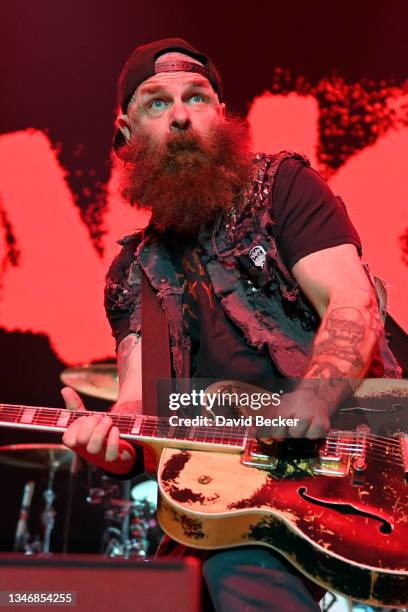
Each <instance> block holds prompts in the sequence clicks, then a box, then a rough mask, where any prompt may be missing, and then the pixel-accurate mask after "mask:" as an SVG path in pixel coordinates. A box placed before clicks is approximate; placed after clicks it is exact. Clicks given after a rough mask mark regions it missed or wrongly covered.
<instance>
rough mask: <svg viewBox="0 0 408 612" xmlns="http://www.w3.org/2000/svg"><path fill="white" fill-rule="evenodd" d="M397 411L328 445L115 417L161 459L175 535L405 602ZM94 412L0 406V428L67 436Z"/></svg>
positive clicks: (406, 531)
mask: <svg viewBox="0 0 408 612" xmlns="http://www.w3.org/2000/svg"><path fill="white" fill-rule="evenodd" d="M399 408H400V409H399ZM399 408H398V406H396V408H395V410H394V414H393V419H392V420H393V424H392V427H391V428H389V427H388V426H387V428H385V426H384V427H383V428H382V430H381V435H377V434H376V435H374V434H372V433H370V430H369V428H368V427H367V426H366V425H364V424H361V423H360V424H358V420H357V424H356V423H355V422H354V421H356V416H357V415H356V414H355V412H359V410H358V409H356V410H355V411H354V413H353V411H350V414H349V418H350V428H348V427H347V428H344V427H343V428H342V429H336V426H335V422H334V423H333V429H332V430H331V431H330V432H329V434H328V435H327V438H326V439H324V440H318V441H314V442H312V441H307V440H299V439H296V440H295V439H288V440H285V441H283V442H279V443H273V444H272V445H266V444H263V443H262V441H259V440H257V439H254V437H253V432H252V431H251V429H250V428H248V427H245V426H242V427H240V426H237V427H234V428H233V429H232V428H231V427H222V426H221V427H217V428H214V427H206V426H196V427H184V426H180V427H175V426H171V425H170V424H169V419H168V418H167V417H152V416H131V415H115V414H111V415H110V416H111V417H112V419H113V421H114V424H115V425H117V426H118V427H119V430H120V436H121V437H122V438H124V439H126V440H129V441H131V442H135V443H137V444H140V445H142V446H144V447H146V449H147V450H148V451H150V453H152V455H153V456H154V457H155V461H156V464H157V477H158V483H159V501H158V510H157V516H158V520H159V523H160V525H161V527H162V528H163V530H164V531H165V532H166V533H168V534H169V535H170V536H171V537H172V538H173V539H175V540H177V541H179V542H181V543H184V544H186V545H188V546H193V547H196V548H203V549H216V548H226V547H234V546H242V545H253V544H262V545H265V546H269V547H271V548H274V549H276V550H277V551H279V552H280V553H281V554H283V555H284V556H285V557H286V558H287V559H288V561H290V562H291V563H292V564H293V565H294V566H295V567H296V568H298V569H299V570H300V571H301V572H303V573H304V574H305V575H306V576H307V577H308V578H310V579H311V580H313V581H315V582H316V583H318V584H320V585H321V586H323V587H324V588H326V589H328V590H333V591H337V592H339V593H342V594H344V595H346V596H349V597H351V598H353V599H356V600H359V601H362V602H365V603H367V604H371V605H386V606H394V607H396V606H401V607H402V606H404V605H406V604H407V602H408V484H407V479H408V435H407V433H406V432H407V410H406V409H405V408H404V407H403V406H400V407H399ZM360 413H361V410H360ZM92 414H94V413H93V412H90V411H87V412H83V411H82V412H80V411H77V412H71V411H69V410H66V409H53V408H43V407H31V406H15V405H10V404H0V426H1V427H9V428H22V429H28V430H30V429H31V430H39V431H51V432H57V433H62V432H64V431H65V430H66V428H67V427H68V426H69V425H70V424H71V423H72V422H73V421H74V420H75V419H77V418H78V417H80V416H90V415H92ZM343 416H344V415H343Z"/></svg>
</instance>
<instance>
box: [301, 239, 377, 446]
mask: <svg viewBox="0 0 408 612" xmlns="http://www.w3.org/2000/svg"><path fill="white" fill-rule="evenodd" d="M292 272H293V275H294V276H295V278H296V280H297V282H298V284H299V286H300V288H301V289H302V291H303V292H304V294H305V295H306V296H307V297H308V299H309V300H310V302H311V303H312V304H313V306H314V307H315V309H316V311H317V312H318V314H319V315H320V317H321V319H322V320H321V324H320V327H319V329H318V332H317V335H316V338H315V340H314V343H313V348H312V354H311V358H310V362H309V366H308V368H307V370H306V372H305V374H304V375H303V380H302V382H301V383H300V384H299V386H298V387H297V389H296V393H295V396H296V398H297V406H296V400H295V408H294V410H293V411H292V414H293V415H296V416H300V417H301V418H302V419H303V426H302V427H301V428H300V429H299V430H298V431H297V432H296V434H295V435H306V436H307V437H310V438H315V437H318V436H320V435H323V434H324V433H325V432H326V431H327V430H328V429H329V427H330V419H329V417H330V415H332V414H333V413H334V412H335V410H336V409H337V407H338V405H339V404H340V403H341V401H342V400H343V399H344V398H345V397H346V396H347V395H348V394H349V393H350V390H351V389H350V383H351V385H352V387H353V388H355V387H357V386H358V384H359V381H360V380H361V378H362V377H363V376H364V374H365V373H366V371H367V369H368V367H369V364H370V360H371V356H372V354H373V351H374V349H375V347H376V344H377V342H378V338H379V335H380V333H381V330H382V323H381V318H380V313H379V309H378V306H377V301H376V297H375V294H374V291H373V288H372V286H371V284H370V282H369V280H368V278H367V275H366V273H365V272H364V270H363V268H362V265H361V262H360V259H359V257H358V254H357V252H356V249H355V247H354V246H353V245H351V244H343V245H340V246H336V247H332V248H328V249H324V250H322V251H318V252H316V253H312V254H311V255H307V256H306V257H304V258H302V259H301V260H300V261H298V262H297V263H296V264H295V265H294V267H293V270H292ZM311 379H318V380H314V381H313V383H312V381H311ZM333 379H343V380H342V381H338V380H337V381H333ZM308 381H310V382H308ZM311 390H313V394H314V395H315V396H317V397H316V398H315V400H314V401H310V402H307V401H305V397H307V393H308V392H309V393H310V391H311ZM305 393H306V395H305ZM309 397H310V396H309ZM316 400H317V401H316Z"/></svg>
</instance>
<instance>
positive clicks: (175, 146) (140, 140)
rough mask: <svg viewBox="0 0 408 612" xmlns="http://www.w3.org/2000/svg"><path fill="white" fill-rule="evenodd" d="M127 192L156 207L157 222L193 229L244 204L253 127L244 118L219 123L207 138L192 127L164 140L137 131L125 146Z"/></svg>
mask: <svg viewBox="0 0 408 612" xmlns="http://www.w3.org/2000/svg"><path fill="white" fill-rule="evenodd" d="M121 158H122V160H123V169H122V182H121V184H122V189H121V193H122V196H123V197H124V198H125V200H127V201H128V202H129V203H130V204H131V205H132V206H137V207H138V208H148V209H150V210H151V211H152V219H151V220H152V223H154V226H155V228H156V229H157V230H158V231H160V232H163V231H165V230H168V229H171V230H174V231H176V232H177V233H180V234H183V235H187V236H188V235H189V236H191V235H194V234H196V233H197V231H198V229H199V227H200V225H201V224H202V223H209V222H212V221H214V219H215V218H216V216H217V215H218V214H219V213H221V212H223V211H228V210H230V209H231V208H232V206H235V207H237V208H238V207H239V205H240V202H241V201H242V200H243V199H244V197H245V192H246V191H247V189H248V186H249V184H250V182H251V179H252V162H251V153H250V139H249V133H248V129H247V127H246V126H245V124H244V123H243V122H242V121H241V120H240V119H235V118H233V119H232V118H229V119H227V120H226V121H225V122H223V123H221V124H219V125H217V127H216V128H214V129H213V130H212V131H211V132H210V133H209V135H208V138H206V139H205V140H204V139H203V138H201V137H200V136H199V135H198V134H197V133H195V132H194V131H192V130H188V131H186V132H177V133H172V134H169V136H168V138H167V140H166V141H165V142H164V144H161V145H158V144H156V143H154V141H153V140H152V139H151V137H150V136H149V135H141V136H138V137H137V139H136V138H134V139H133V141H132V142H131V143H130V144H129V145H127V146H126V149H124V150H122V152H121Z"/></svg>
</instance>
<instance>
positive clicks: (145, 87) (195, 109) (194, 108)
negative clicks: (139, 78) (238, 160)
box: [127, 72, 225, 145]
mask: <svg viewBox="0 0 408 612" xmlns="http://www.w3.org/2000/svg"><path fill="white" fill-rule="evenodd" d="M127 116H128V128H129V131H130V137H131V138H132V137H136V138H137V136H138V135H149V136H150V137H151V139H152V142H154V143H156V144H158V145H160V144H163V143H164V142H165V141H166V140H167V138H168V137H169V135H171V134H173V133H177V132H178V133H180V132H183V133H185V134H188V133H189V132H191V131H192V132H194V133H196V134H197V135H198V136H200V137H201V138H202V139H203V141H205V140H206V138H207V137H208V135H209V133H210V131H211V130H212V129H213V128H214V127H216V126H217V125H219V124H220V123H222V122H223V121H224V120H225V105H224V104H220V102H219V100H218V96H217V94H216V93H215V91H214V90H213V88H212V87H211V84H210V82H209V81H208V80H207V79H206V78H205V77H203V76H201V75H200V74H197V73H190V72H162V73H159V74H156V75H154V76H153V77H150V78H149V79H147V80H146V81H144V82H143V83H142V84H141V85H140V86H139V87H138V88H137V90H136V92H135V94H134V95H133V97H132V99H131V101H130V103H129V107H128V113H127ZM128 138H129V135H128Z"/></svg>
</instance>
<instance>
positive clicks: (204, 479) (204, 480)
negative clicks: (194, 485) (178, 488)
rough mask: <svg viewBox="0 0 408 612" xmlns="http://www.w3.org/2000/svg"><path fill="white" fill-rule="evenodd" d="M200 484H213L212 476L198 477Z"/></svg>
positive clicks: (203, 475)
mask: <svg viewBox="0 0 408 612" xmlns="http://www.w3.org/2000/svg"><path fill="white" fill-rule="evenodd" d="M197 480H198V482H199V483H200V484H204V485H205V484H208V483H209V482H211V480H212V478H211V476H207V475H206V474H202V475H201V476H199V477H198V479H197Z"/></svg>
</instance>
